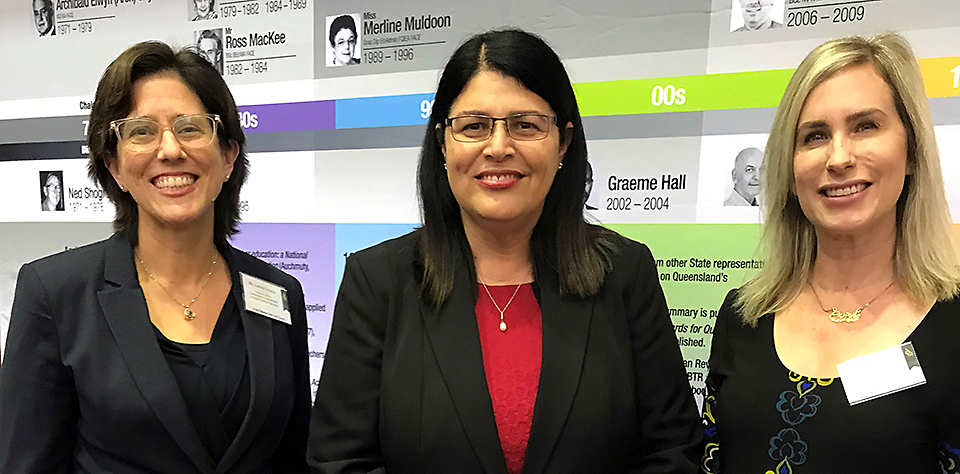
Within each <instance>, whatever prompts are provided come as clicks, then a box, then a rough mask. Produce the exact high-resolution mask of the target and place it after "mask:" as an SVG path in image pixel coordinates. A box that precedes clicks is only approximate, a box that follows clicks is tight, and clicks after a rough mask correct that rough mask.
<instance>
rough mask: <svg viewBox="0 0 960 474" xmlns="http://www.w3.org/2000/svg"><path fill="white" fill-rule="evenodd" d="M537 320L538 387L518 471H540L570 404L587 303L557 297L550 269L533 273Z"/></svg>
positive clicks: (586, 324) (584, 344)
mask: <svg viewBox="0 0 960 474" xmlns="http://www.w3.org/2000/svg"><path fill="white" fill-rule="evenodd" d="M537 281H538V285H539V286H540V312H541V314H542V315H543V316H542V322H543V356H542V362H541V367H540V387H539V388H538V389H537V401H536V405H534V409H533V425H532V426H531V427H530V441H529V443H528V444H527V452H526V455H525V457H524V460H523V472H524V473H539V472H543V471H544V469H545V468H546V466H547V461H549V459H550V456H551V454H552V453H553V449H554V447H555V446H556V443H557V441H558V440H559V438H560V433H561V431H562V429H563V425H564V424H565V423H566V420H567V415H568V414H569V413H570V408H571V407H572V406H573V399H574V396H575V395H576V393H577V388H578V387H579V381H580V371H581V369H582V368H583V358H584V353H585V352H586V347H587V337H588V335H589V334H588V331H589V329H590V319H591V318H592V316H593V300H592V299H582V298H577V297H572V296H563V297H561V296H560V280H559V277H558V276H557V274H556V272H554V271H552V270H546V271H540V272H538V273H537Z"/></svg>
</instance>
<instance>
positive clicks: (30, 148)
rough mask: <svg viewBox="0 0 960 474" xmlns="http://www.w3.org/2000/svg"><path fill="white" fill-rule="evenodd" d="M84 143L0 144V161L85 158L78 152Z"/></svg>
mask: <svg viewBox="0 0 960 474" xmlns="http://www.w3.org/2000/svg"><path fill="white" fill-rule="evenodd" d="M85 143H86V142H82V141H76V142H47V143H6V144H0V161H26V160H57V159H63V158H82V159H86V158H87V157H86V156H85V155H83V154H82V153H81V152H80V147H81V146H83V145H84V144H85Z"/></svg>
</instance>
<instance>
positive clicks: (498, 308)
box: [477, 275, 523, 332]
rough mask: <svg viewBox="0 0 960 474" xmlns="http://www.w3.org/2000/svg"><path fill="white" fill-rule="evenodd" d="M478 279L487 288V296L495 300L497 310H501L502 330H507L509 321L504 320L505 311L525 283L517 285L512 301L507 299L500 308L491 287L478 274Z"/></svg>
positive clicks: (494, 304)
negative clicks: (491, 292)
mask: <svg viewBox="0 0 960 474" xmlns="http://www.w3.org/2000/svg"><path fill="white" fill-rule="evenodd" d="M477 280H480V284H481V285H483V289H484V290H487V296H489V297H490V301H492V302H493V306H494V307H495V308H497V311H499V312H500V332H507V323H506V321H504V320H503V313H505V312H506V311H507V308H509V307H510V303H513V299H514V298H516V296H517V292H518V291H520V287H521V286H523V283H520V284H519V285H517V289H515V290H513V296H511V297H510V301H507V304H506V305H504V307H503V309H500V305H498V304H497V300H495V299H493V295H492V294H490V288H487V284H486V283H484V282H483V280H482V279H480V275H477Z"/></svg>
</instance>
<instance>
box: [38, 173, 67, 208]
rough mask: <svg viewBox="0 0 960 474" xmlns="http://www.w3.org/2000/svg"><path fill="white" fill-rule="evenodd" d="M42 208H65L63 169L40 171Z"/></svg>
mask: <svg viewBox="0 0 960 474" xmlns="http://www.w3.org/2000/svg"><path fill="white" fill-rule="evenodd" d="M40 210H41V211H62V210H63V171H41V172H40Z"/></svg>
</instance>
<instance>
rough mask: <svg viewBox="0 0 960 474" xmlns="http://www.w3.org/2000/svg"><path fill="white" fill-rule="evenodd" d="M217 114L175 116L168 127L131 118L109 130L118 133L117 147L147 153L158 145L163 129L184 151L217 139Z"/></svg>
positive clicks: (203, 145) (113, 122) (149, 119)
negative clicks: (171, 135) (171, 133)
mask: <svg viewBox="0 0 960 474" xmlns="http://www.w3.org/2000/svg"><path fill="white" fill-rule="evenodd" d="M220 123H221V122H220V116H219V115H217V114H196V115H183V116H181V117H177V119H176V120H174V121H173V124H172V125H170V126H169V127H164V126H161V125H160V122H157V121H156V120H153V119H151V118H146V117H132V118H125V119H120V120H114V121H112V122H110V128H111V129H112V130H113V131H114V132H115V133H116V134H117V139H118V140H120V144H121V145H122V146H123V147H124V148H126V149H127V150H130V151H132V152H135V153H143V152H150V151H153V150H156V149H157V148H158V147H159V146H160V140H161V138H162V137H163V132H164V131H165V130H170V131H171V132H173V136H174V137H176V139H177V141H178V142H180V146H183V147H186V148H203V147H205V146H207V145H209V144H211V143H213V141H214V140H216V138H217V128H218V127H219V125H220Z"/></svg>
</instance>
